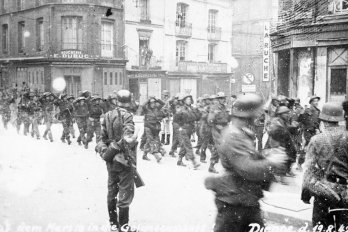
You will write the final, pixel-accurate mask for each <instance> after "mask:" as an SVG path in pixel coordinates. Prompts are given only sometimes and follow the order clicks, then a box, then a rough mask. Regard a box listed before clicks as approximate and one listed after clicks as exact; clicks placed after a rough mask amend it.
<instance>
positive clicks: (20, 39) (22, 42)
mask: <svg viewBox="0 0 348 232" xmlns="http://www.w3.org/2000/svg"><path fill="white" fill-rule="evenodd" d="M24 30H25V22H23V21H22V22H18V52H19V53H23V52H24V47H25V36H24Z"/></svg>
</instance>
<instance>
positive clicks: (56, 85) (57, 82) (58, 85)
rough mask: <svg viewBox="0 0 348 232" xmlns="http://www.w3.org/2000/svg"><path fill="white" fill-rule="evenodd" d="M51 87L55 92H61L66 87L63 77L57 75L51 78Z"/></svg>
mask: <svg viewBox="0 0 348 232" xmlns="http://www.w3.org/2000/svg"><path fill="white" fill-rule="evenodd" d="M52 86H53V89H54V90H56V91H57V92H63V91H64V90H65V88H66V82H65V79H64V78H63V77H58V78H56V79H54V80H53V83H52Z"/></svg>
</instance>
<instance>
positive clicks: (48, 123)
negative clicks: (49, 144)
mask: <svg viewBox="0 0 348 232" xmlns="http://www.w3.org/2000/svg"><path fill="white" fill-rule="evenodd" d="M52 123H53V112H52V111H49V112H46V113H45V127H46V129H45V132H44V134H43V137H45V138H46V136H47V135H48V138H49V139H50V140H51V141H52V140H53V136H52V130H51V127H52Z"/></svg>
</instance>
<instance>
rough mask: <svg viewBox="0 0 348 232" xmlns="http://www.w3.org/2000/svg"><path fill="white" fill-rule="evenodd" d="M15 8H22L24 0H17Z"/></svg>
mask: <svg viewBox="0 0 348 232" xmlns="http://www.w3.org/2000/svg"><path fill="white" fill-rule="evenodd" d="M17 9H18V10H23V9H24V0H17Z"/></svg>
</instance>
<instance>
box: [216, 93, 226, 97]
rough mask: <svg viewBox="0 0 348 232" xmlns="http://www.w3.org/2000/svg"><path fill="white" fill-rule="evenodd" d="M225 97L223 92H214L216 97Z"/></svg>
mask: <svg viewBox="0 0 348 232" xmlns="http://www.w3.org/2000/svg"><path fill="white" fill-rule="evenodd" d="M225 97H226V95H225V93H224V92H218V93H217V94H216V98H225Z"/></svg>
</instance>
